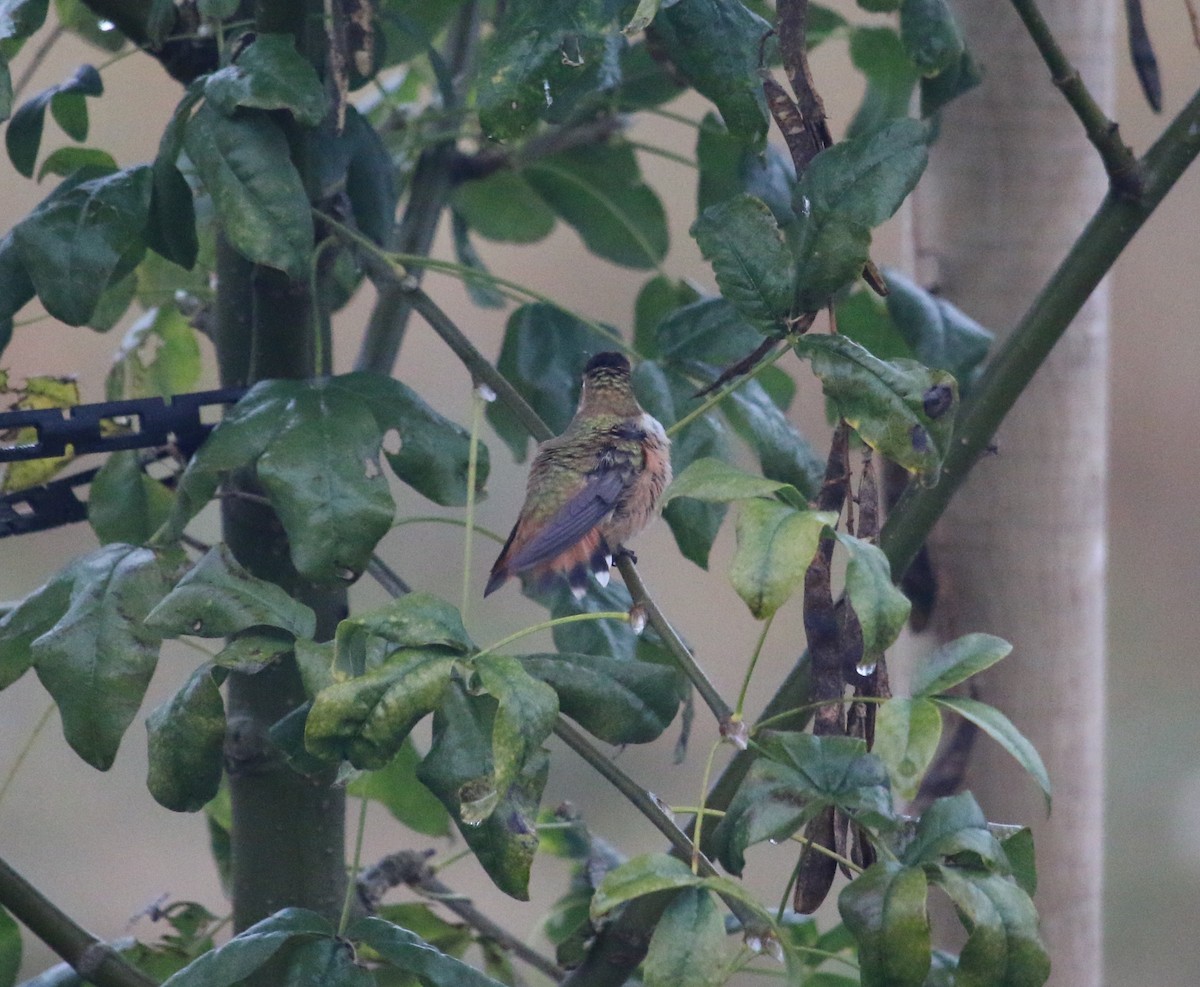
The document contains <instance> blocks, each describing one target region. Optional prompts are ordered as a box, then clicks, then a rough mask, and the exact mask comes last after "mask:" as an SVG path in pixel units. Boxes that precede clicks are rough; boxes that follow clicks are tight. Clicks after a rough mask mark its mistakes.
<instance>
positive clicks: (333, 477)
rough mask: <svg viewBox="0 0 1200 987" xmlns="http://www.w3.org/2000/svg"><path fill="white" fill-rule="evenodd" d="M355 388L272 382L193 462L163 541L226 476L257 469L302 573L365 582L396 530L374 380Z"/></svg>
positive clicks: (343, 382) (342, 381)
mask: <svg viewBox="0 0 1200 987" xmlns="http://www.w3.org/2000/svg"><path fill="white" fill-rule="evenodd" d="M349 376H350V377H351V378H356V377H358V376H360V375H349ZM355 383H358V381H356V380H349V381H348V380H347V379H346V378H338V377H334V378H320V379H315V380H307V381H292V380H271V381H263V382H261V383H259V384H257V385H255V386H254V387H253V388H251V390H250V391H249V392H248V393H247V394H246V395H245V396H244V397H243V398H242V399H241V401H239V402H238V404H237V405H236V406H235V407H234V408H233V409H231V410H230V411H229V412H228V413H227V414H226V416H225V418H224V419H223V420H222V421H221V423H220V425H218V426H217V428H216V429H214V430H213V433H212V434H211V435H210V436H209V438H208V440H207V441H206V442H205V444H204V445H203V446H201V448H200V450H199V451H198V452H197V454H196V455H195V456H194V457H193V458H192V460H191V462H190V463H189V464H188V467H187V469H186V470H185V471H184V473H183V476H182V477H181V478H180V480H179V484H178V492H177V495H176V499H175V505H174V509H173V510H172V514H171V520H170V523H169V525H168V526H167V527H166V528H165V529H164V534H165V535H166V536H168V537H178V536H179V534H180V533H181V532H182V530H183V528H184V526H185V525H186V524H187V522H188V521H189V520H190V519H191V518H192V517H193V516H194V515H195V514H196V513H198V512H199V510H200V508H202V507H203V506H204V504H205V503H207V502H208V500H209V499H210V498H211V497H212V495H213V493H214V492H215V490H216V486H217V483H218V482H219V480H220V478H221V475H222V474H223V473H224V472H226V471H228V470H232V469H236V468H237V467H240V466H244V465H247V464H249V463H251V462H254V463H255V464H256V467H257V474H258V479H259V481H260V482H261V483H262V486H263V491H264V493H265V494H266V496H267V498H268V500H270V502H271V506H272V507H273V508H274V509H275V512H276V513H277V514H278V515H279V519H280V521H281V523H282V524H283V527H284V530H285V531H286V532H287V536H288V541H289V544H290V546H291V550H292V561H293V562H294V563H295V566H296V568H297V570H299V572H300V573H301V574H302V575H304V576H306V577H307V578H309V579H312V580H314V581H317V582H334V581H340V582H349V581H352V580H353V579H355V578H357V577H358V575H359V573H361V572H362V570H363V569H364V568H365V567H366V565H367V561H368V560H369V559H370V556H371V552H372V551H373V550H374V548H375V545H376V544H377V543H378V542H379V539H380V538H382V537H383V535H384V534H385V533H386V532H387V531H388V529H389V528H390V526H391V521H392V515H393V511H394V505H393V502H392V497H391V493H390V492H389V490H388V485H387V480H386V479H385V478H384V476H383V475H382V473H381V472H380V471H379V467H378V466H377V465H376V463H377V461H378V460H377V457H378V454H379V445H380V441H381V439H382V431H383V428H382V427H381V426H380V425H379V424H378V422H377V420H376V418H375V417H374V415H373V414H372V410H371V406H370V404H369V403H368V402H369V401H370V399H371V397H372V396H373V395H371V394H370V393H369V392H368V390H367V386H366V385H367V382H366V381H362V382H361V384H362V388H361V390H360V391H359V392H358V393H356V392H355V390H354V386H353V385H354V384H355ZM348 385H349V386H348ZM364 398H365V399H366V400H364Z"/></svg>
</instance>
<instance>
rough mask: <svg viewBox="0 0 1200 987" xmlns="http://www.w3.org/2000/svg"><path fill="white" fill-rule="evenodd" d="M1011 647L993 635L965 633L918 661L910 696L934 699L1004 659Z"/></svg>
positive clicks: (914, 670)
mask: <svg viewBox="0 0 1200 987" xmlns="http://www.w3.org/2000/svg"><path fill="white" fill-rule="evenodd" d="M1011 652H1012V645H1011V644H1009V643H1008V642H1007V641H1005V640H1004V639H1003V638H999V637H996V636H994V635H992V634H964V635H963V636H962V637H959V638H955V639H954V640H953V641H949V642H947V643H946V644H943V645H941V646H940V647H938V648H935V649H934V650H932V651H930V652H927V653H926V654H924V655H922V657H921V658H920V659H918V661H917V663H916V666H915V667H914V669H913V677H912V684H911V689H912V694H913V695H914V696H933V695H935V694H937V693H939V692H945V691H946V690H948V689H952V688H953V687H954V686H956V685H958V684H959V683H960V682H965V681H966V680H967V679H969V678H970V677H971V676H972V675H977V674H979V673H980V672H982V671H984V670H985V669H988V668H991V667H992V665H994V664H996V662H998V661H1000V660H1001V659H1002V658H1005V657H1007V656H1008V655H1009V654H1010V653H1011Z"/></svg>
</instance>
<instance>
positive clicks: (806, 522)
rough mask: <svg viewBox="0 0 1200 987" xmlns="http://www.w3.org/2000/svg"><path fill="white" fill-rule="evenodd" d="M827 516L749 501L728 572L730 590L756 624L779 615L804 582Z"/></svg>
mask: <svg viewBox="0 0 1200 987" xmlns="http://www.w3.org/2000/svg"><path fill="white" fill-rule="evenodd" d="M836 521H837V518H836V516H835V515H833V514H832V513H830V512H829V511H798V510H796V509H795V508H794V507H788V506H787V505H785V504H780V503H778V502H777V501H770V500H750V501H747V502H746V503H745V504H743V505H742V508H741V513H740V514H739V515H738V520H737V550H736V551H735V552H734V555H733V563H732V566H731V567H730V570H729V578H730V581H731V582H732V583H733V588H734V590H735V591H736V592H737V594H738V596H740V597H741V598H742V599H743V600H744V601H745V603H746V606H748V607H749V608H750V612H751V613H752V614H754V616H755V617H757V618H758V619H759V620H765V619H766V618H767V617H770V616H771V615H772V614H773V613H775V611H776V610H778V609H779V608H780V607H781V606H783V604H784V603H786V602H787V600H788V598H789V597H790V596H791V595H792V593H794V592H795V590H796V588H797V587H798V586H799V585H800V584H801V583H802V582H803V580H804V573H805V570H807V569H808V566H809V564H810V563H811V562H812V559H813V555H815V554H816V551H817V543H818V541H819V540H820V537H821V532H822V530H823V529H824V527H825V526H826V525H832V524H834V523H836Z"/></svg>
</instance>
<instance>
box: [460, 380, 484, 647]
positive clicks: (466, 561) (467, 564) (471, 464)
mask: <svg viewBox="0 0 1200 987" xmlns="http://www.w3.org/2000/svg"><path fill="white" fill-rule="evenodd" d="M471 395H472V396H471V444H470V446H469V451H468V453H467V517H466V525H465V528H466V530H465V531H464V532H463V574H462V605H461V606H460V607H459V608H458V609H459V613H461V614H462V622H463V625H464V626H466V624H467V621H468V614H469V612H470V608H471V570H472V566H471V561H472V560H471V550H472V547H473V545H472V540H471V535H472V534H473V533H474V531H475V478H476V476H477V475H478V470H479V427H480V425H481V424H482V423H483V405H484V399H483V395H482V394H480V393H479V388H478V387H476V388H475V389H474V390H473V391H472V392H471Z"/></svg>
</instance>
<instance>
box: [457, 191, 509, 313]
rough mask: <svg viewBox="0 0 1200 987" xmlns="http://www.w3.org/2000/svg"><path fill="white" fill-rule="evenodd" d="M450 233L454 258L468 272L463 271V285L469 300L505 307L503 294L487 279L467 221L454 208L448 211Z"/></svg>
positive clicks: (481, 306) (485, 304)
mask: <svg viewBox="0 0 1200 987" xmlns="http://www.w3.org/2000/svg"><path fill="white" fill-rule="evenodd" d="M450 235H451V237H452V238H453V240H454V259H455V260H456V261H458V263H459V264H461V265H462V266H463V267H464V268H466V269H467V272H469V273H467V272H464V278H463V287H464V288H466V289H467V295H468V296H469V297H470V299H471V301H472V302H474V303H475V304H476V305H478V306H479V307H480V308H505V307H506V305H507V302H506V301H505V298H504V295H503V294H502V293H501V292H500V290H499V289H498V288H497V287H496V286H495V284H493V283H492V282H491V281H490V280H489V278H488V276H487V275H488V268H487V265H486V264H485V263H484V262H483V258H482V257H480V256H479V251H478V250H476V249H475V244H474V243H472V242H471V229H470V227H469V226H467V221H466V220H465V219H463V217H462V214H461V213H459V212H457V211H455V210H451V212H450ZM473 275H477V276H473Z"/></svg>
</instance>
